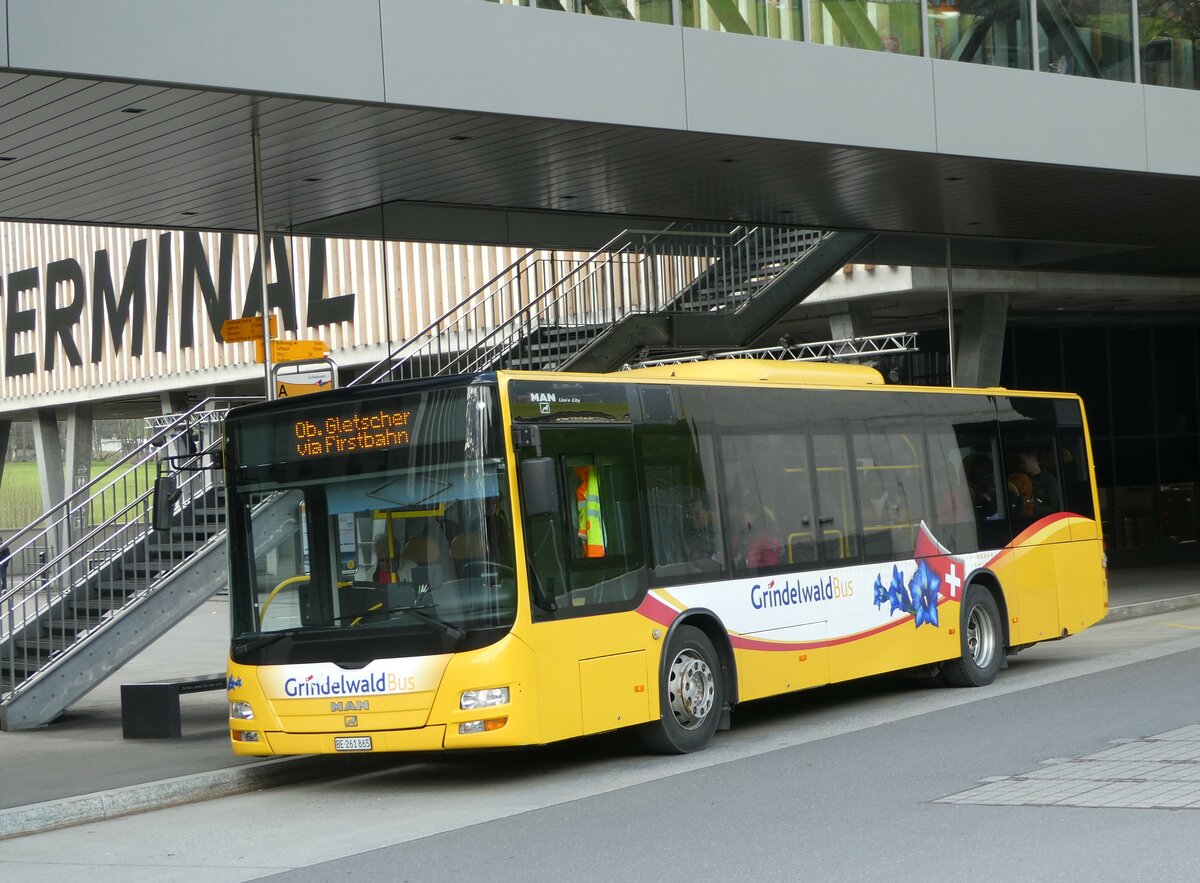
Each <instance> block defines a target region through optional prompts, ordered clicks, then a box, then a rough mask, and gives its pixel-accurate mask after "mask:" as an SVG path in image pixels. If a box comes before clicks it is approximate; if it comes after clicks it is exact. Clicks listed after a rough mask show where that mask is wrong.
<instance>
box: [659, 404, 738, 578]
mask: <svg viewBox="0 0 1200 883" xmlns="http://www.w3.org/2000/svg"><path fill="white" fill-rule="evenodd" d="M639 439H640V441H639V445H640V448H641V462H642V476H641V478H642V484H643V493H644V495H645V501H646V510H647V516H648V519H649V520H648V527H649V540H650V566H651V568H652V572H653V574H654V578H655V580H656V581H664V580H665V581H668V582H670V581H672V580H677V579H680V578H683V577H690V578H692V579H694V578H695V576H696V574H702V573H720V572H721V571H723V570H724V556H723V553H722V551H721V549H722V544H721V520H720V511H719V509H718V507H717V502H716V497H715V494H714V493H713V489H714V488H715V482H714V480H713V476H714V474H715V466H714V457H713V449H712V444H711V439H710V438H709V437H708V436H707V435H705V436H699V437H698V436H697V435H695V434H694V433H693V432H692V431H691V430H690V427H689V424H688V423H686V422H685V421H681V422H680V423H678V424H676V426H675V427H672V428H670V429H665V428H662V427H658V426H654V427H645V428H644V429H642V430H641V431H640V433H639Z"/></svg>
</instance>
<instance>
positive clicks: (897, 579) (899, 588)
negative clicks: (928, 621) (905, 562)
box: [888, 564, 913, 616]
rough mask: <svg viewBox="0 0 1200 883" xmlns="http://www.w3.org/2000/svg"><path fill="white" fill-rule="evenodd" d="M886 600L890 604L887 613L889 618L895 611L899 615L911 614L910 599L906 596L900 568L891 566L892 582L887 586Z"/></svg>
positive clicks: (906, 590)
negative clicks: (899, 613)
mask: <svg viewBox="0 0 1200 883" xmlns="http://www.w3.org/2000/svg"><path fill="white" fill-rule="evenodd" d="M888 600H889V601H890V602H891V604H892V608H891V610H889V611H888V616H891V615H892V614H893V613H895V612H896V611H897V610H899V611H900V612H901V613H912V612H913V605H912V599H911V598H909V596H908V589H907V588H906V587H905V585H904V576H903V575H902V574H901V573H900V568H899V567H897V566H896V565H894V564H893V565H892V582H891V584H890V585H888Z"/></svg>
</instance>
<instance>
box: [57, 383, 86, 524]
mask: <svg viewBox="0 0 1200 883" xmlns="http://www.w3.org/2000/svg"><path fill="white" fill-rule="evenodd" d="M66 460H67V462H66V471H65V473H64V477H65V479H66V482H67V488H66V491H67V494H68V496H69V495H71V494H74V493H75V492H76V491H78V490H81V489H83V488H84V487H86V486H87V485H88V483H89V482H91V480H92V406H91V405H86V404H78V405H72V406H71V408H70V410H69V411H67V445H66ZM91 511H92V507H91V506H78V507H77V508H76V510H75V512H73V513H72V514H71V519H70V531H71V538H72V539H73V540H78V539H81V538H82V537H83V535H84V534H85V533H86V532H87V529H88V526H89V525H90V523H91Z"/></svg>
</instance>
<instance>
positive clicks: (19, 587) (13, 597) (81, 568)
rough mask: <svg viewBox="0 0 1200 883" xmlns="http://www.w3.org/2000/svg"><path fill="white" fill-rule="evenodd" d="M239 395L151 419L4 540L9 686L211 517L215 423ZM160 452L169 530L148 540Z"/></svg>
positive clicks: (140, 587) (126, 598)
mask: <svg viewBox="0 0 1200 883" xmlns="http://www.w3.org/2000/svg"><path fill="white" fill-rule="evenodd" d="M250 401H257V399H254V398H246V399H233V398H223V399H207V400H205V401H203V402H200V403H199V404H197V405H196V406H195V407H194V408H192V409H191V410H189V411H187V412H186V413H183V414H179V415H178V416H175V417H173V418H172V417H167V418H162V419H159V420H156V421H155V427H154V428H155V429H156V431H155V432H154V434H153V435H152V436H151V438H149V439H148V440H147V441H145V442H144V443H142V444H141V445H140V446H138V447H137V448H136V449H135V450H133V451H131V452H130V453H128V454H127V455H125V456H124V457H122V458H121V459H120V460H118V461H117V462H115V463H114V464H113V465H112V466H110V467H109V468H108V469H106V470H105V471H104V472H103V473H102V474H101V475H99V476H97V477H96V478H95V479H93V480H92V481H91V482H89V483H88V484H87V485H85V486H83V487H81V488H79V489H78V490H76V491H75V492H73V493H72V494H71V495H70V496H69V497H67V498H66V499H65V500H63V501H62V502H61V503H59V504H57V505H55V506H53V507H51V508H50V510H49V511H47V512H46V513H44V514H43V515H42V516H41V517H40V518H39V519H38V520H36V521H34V522H33V523H32V524H30V525H28V526H27V527H25V528H24V529H22V530H21V531H19V532H18V533H17V534H15V535H14V536H13V537H12V538H11V539H10V540H9V543H8V546H9V549H10V555H9V556H8V560H9V562H20V564H21V566H20V567H17V568H14V567H10V569H9V573H10V580H9V587H8V589H7V590H6V591H5V592H4V593H3V595H0V679H3V681H4V683H5V689H4V690H3V691H0V692H9V691H12V690H14V689H16V688H17V687H18V686H19V684H20V683H21V682H22V681H27V680H28V679H29V678H31V677H32V676H33V675H34V674H35V673H36V671H37V670H38V669H40V668H41V667H43V666H44V665H45V664H46V663H48V662H49V661H51V660H52V659H54V658H56V657H58V656H60V655H62V654H63V653H65V652H67V651H68V650H69V648H70V647H71V645H72V644H74V643H75V642H76V641H77V640H78V639H79V638H81V637H84V636H86V634H87V633H88V632H89V631H90V630H91V629H93V628H95V627H96V626H98V625H100V624H101V623H103V622H105V621H107V620H109V619H110V618H112V617H114V616H116V615H118V612H119V611H120V610H121V609H122V608H124V607H126V606H128V605H129V604H131V603H133V602H134V601H135V600H137V598H138V597H140V596H141V594H143V593H144V592H145V591H146V589H147V587H148V586H149V584H150V582H152V579H153V577H154V576H155V575H156V574H158V573H160V572H162V571H163V570H167V569H169V568H170V566H171V562H178V561H179V560H182V559H183V558H185V557H187V555H188V553H190V552H191V551H193V550H194V549H195V547H196V546H197V544H199V543H202V542H203V541H204V535H203V534H202V533H201V532H198V530H197V526H198V525H199V524H200V522H201V521H202V520H206V519H209V518H218V517H219V516H218V515H216V514H215V513H212V512H209V511H207V510H205V509H203V508H201V507H200V505H199V504H200V503H201V502H203V500H204V498H205V496H206V495H208V494H211V493H213V490H214V481H215V480H216V478H217V472H216V470H214V469H212V468H211V466H212V463H211V459H212V458H211V455H212V454H213V453H214V452H215V451H216V450H219V447H218V446H219V423H220V420H221V419H222V417H223V416H224V414H225V412H226V411H228V409H229V408H230V407H232V406H233V405H235V404H240V403H243V402H250ZM164 456H170V457H171V460H172V466H173V469H172V472H173V473H174V474H175V475H176V477H177V487H178V489H179V491H180V494H179V497H178V499H177V502H176V503H175V508H174V521H175V524H174V527H173V529H172V530H171V531H164V532H160V533H159V534H157V535H154V536H153V540H154V541H153V542H151V539H152V512H151V508H152V502H153V500H152V497H153V488H154V480H155V478H156V477H157V474H158V469H159V463H160V461H161V460H162V459H163V458H164Z"/></svg>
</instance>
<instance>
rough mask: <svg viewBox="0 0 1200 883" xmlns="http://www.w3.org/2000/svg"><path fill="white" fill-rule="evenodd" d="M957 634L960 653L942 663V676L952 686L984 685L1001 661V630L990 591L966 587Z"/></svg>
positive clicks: (1002, 651) (997, 668)
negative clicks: (960, 642) (956, 656)
mask: <svg viewBox="0 0 1200 883" xmlns="http://www.w3.org/2000/svg"><path fill="white" fill-rule="evenodd" d="M959 633H960V635H961V641H962V656H961V657H959V658H958V659H955V660H953V661H951V662H947V663H946V664H945V665H943V666H942V679H943V680H944V681H945V682H946V683H947V684H949V685H950V686H952V687H986V686H987V685H988V684H990V683H991V682H992V681H993V680H995V679H996V672H998V671H999V670H1000V665H1001V664H1002V663H1003V662H1004V629H1003V628H1002V626H1001V623H1000V608H999V607H997V606H996V599H995V598H993V597H992V593H991V592H989V591H987V590H986V589H983V588H980V587H979V586H969V587H968V588H967V593H966V595H965V596H964V598H963V605H962V623H961V627H960V629H959Z"/></svg>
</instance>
